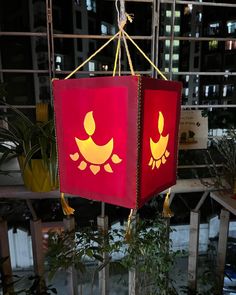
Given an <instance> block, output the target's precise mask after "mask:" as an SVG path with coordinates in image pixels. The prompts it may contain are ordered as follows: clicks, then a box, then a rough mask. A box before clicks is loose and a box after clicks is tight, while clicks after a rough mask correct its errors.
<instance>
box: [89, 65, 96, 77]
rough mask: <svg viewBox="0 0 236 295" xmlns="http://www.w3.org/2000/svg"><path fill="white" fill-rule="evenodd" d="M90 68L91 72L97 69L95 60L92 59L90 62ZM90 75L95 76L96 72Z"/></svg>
mask: <svg viewBox="0 0 236 295" xmlns="http://www.w3.org/2000/svg"><path fill="white" fill-rule="evenodd" d="M88 70H89V71H90V72H94V71H95V61H90V62H89V63H88ZM90 76H94V74H92V73H91V74H90Z"/></svg>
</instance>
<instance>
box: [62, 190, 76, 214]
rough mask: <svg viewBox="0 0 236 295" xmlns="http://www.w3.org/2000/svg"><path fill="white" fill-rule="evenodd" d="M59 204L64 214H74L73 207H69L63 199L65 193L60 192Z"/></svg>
mask: <svg viewBox="0 0 236 295" xmlns="http://www.w3.org/2000/svg"><path fill="white" fill-rule="evenodd" d="M61 206H62V210H63V213H64V215H72V214H74V211H75V209H73V208H71V207H70V206H69V205H68V203H67V202H66V200H65V194H64V193H61Z"/></svg>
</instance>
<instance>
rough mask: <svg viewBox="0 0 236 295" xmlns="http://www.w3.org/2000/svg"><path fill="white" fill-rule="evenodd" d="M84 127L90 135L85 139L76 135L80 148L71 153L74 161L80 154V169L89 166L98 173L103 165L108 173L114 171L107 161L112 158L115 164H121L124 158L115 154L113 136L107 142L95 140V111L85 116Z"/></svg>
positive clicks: (93, 171)
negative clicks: (102, 143) (101, 142)
mask: <svg viewBox="0 0 236 295" xmlns="http://www.w3.org/2000/svg"><path fill="white" fill-rule="evenodd" d="M84 129H85V131H86V133H87V135H88V138H87V139H85V140H82V139H79V138H77V137H75V142H76V144H77V147H78V149H79V152H76V153H74V154H70V158H71V160H72V161H78V160H79V158H80V155H82V156H83V158H84V159H83V160H82V161H81V162H80V163H79V165H78V169H79V170H85V169H86V168H87V167H89V169H90V170H91V171H92V173H93V174H94V175H96V174H97V173H98V172H99V171H100V170H101V167H103V168H104V170H105V171H106V172H108V173H113V170H112V167H111V165H110V164H109V163H107V162H108V161H109V160H110V159H111V161H112V162H113V163H114V164H119V163H120V162H121V161H122V159H120V158H119V156H118V155H116V154H113V149H114V139H113V138H111V139H110V140H109V141H108V142H107V143H106V144H104V145H98V144H96V143H95V142H94V140H93V138H92V136H93V134H94V133H95V131H96V123H95V120H94V118H93V112H92V111H91V112H88V113H87V114H86V115H85V118H84Z"/></svg>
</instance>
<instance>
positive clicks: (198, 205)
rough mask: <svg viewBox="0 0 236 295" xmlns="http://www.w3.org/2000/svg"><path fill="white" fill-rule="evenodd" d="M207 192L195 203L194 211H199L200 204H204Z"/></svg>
mask: <svg viewBox="0 0 236 295" xmlns="http://www.w3.org/2000/svg"><path fill="white" fill-rule="evenodd" d="M208 194H209V192H204V193H203V194H202V197H201V199H200V200H199V202H198V203H197V206H196V207H195V209H194V211H199V209H200V208H201V207H202V204H203V203H204V202H205V200H206V198H207V196H208Z"/></svg>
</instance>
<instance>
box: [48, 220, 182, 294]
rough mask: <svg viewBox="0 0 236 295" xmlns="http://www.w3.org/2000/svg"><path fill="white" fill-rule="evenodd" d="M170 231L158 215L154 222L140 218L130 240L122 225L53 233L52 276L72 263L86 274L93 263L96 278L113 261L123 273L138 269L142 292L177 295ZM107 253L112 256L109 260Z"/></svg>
mask: <svg viewBox="0 0 236 295" xmlns="http://www.w3.org/2000/svg"><path fill="white" fill-rule="evenodd" d="M168 230H169V229H168V225H167V224H166V220H165V219H163V218H162V217H161V216H159V215H157V217H156V219H155V220H153V221H150V220H140V219H139V220H137V221H136V223H135V226H132V231H131V235H130V238H129V239H127V236H126V231H125V229H122V228H121V229H119V230H109V231H108V232H102V234H101V232H100V231H97V230H91V228H87V229H80V231H79V232H76V233H73V232H70V233H68V232H62V233H50V234H49V240H48V249H49V250H48V253H47V261H48V266H49V269H50V273H51V277H52V276H53V275H54V274H55V272H56V271H57V270H58V269H61V268H62V269H67V268H68V267H70V266H74V267H75V268H76V269H77V270H78V271H80V272H81V273H85V272H86V271H87V265H88V263H91V262H92V263H93V264H94V265H96V267H95V269H94V274H93V276H92V277H93V278H94V277H95V274H96V273H98V272H99V271H100V270H101V269H102V268H103V267H105V266H106V265H107V263H110V268H113V269H114V268H119V269H122V270H123V272H124V271H128V270H131V269H135V270H136V271H137V273H138V286H137V288H138V292H139V294H143V295H145V294H148V295H154V294H158V295H162V294H163V295H167V294H168V295H171V294H177V293H176V291H175V290H174V287H173V286H172V284H171V283H170V279H169V272H170V269H171V265H172V264H173V259H174V253H172V252H171V251H170V249H169V239H168ZM104 252H106V253H107V256H108V258H107V259H105V261H104V259H103V254H104ZM115 253H119V254H120V256H121V258H120V259H119V260H114V259H113V257H114V256H113V254H115ZM93 283H94V281H92V285H93Z"/></svg>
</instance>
